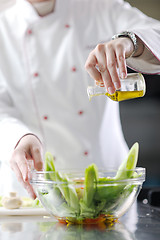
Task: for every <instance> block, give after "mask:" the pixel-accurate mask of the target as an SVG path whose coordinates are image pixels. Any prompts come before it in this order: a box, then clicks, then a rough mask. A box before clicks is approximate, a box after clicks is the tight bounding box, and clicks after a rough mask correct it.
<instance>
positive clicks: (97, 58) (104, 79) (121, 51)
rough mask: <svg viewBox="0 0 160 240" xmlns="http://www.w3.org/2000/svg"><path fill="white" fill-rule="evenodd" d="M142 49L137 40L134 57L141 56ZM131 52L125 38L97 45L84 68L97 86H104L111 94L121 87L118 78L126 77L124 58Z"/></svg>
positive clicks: (130, 45)
mask: <svg viewBox="0 0 160 240" xmlns="http://www.w3.org/2000/svg"><path fill="white" fill-rule="evenodd" d="M143 47H144V45H143V42H142V41H141V40H140V39H139V38H138V50H137V51H136V53H135V54H134V57H136V56H139V55H141V54H142V52H143ZM133 51H134V46H133V43H132V41H131V40H130V39H129V38H127V37H124V38H117V39H115V40H112V41H110V42H107V43H103V44H98V45H97V46H96V48H95V49H94V50H93V51H92V52H91V53H90V54H89V56H88V59H87V61H86V64H85V68H86V70H87V72H88V73H89V75H90V76H91V77H92V78H93V79H94V80H95V81H96V84H97V85H100V86H105V87H106V88H107V91H108V93H110V94H113V93H114V92H115V90H118V89H119V88H120V87H121V84H120V79H119V77H120V78H122V79H124V78H126V77H127V67H126V58H128V57H130V56H131V54H132V53H133ZM118 69H119V73H118Z"/></svg>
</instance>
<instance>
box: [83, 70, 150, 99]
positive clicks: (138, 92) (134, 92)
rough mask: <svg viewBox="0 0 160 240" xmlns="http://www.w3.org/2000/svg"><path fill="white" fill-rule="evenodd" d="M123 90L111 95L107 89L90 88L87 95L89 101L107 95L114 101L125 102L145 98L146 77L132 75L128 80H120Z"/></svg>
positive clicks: (136, 74)
mask: <svg viewBox="0 0 160 240" xmlns="http://www.w3.org/2000/svg"><path fill="white" fill-rule="evenodd" d="M120 81H121V88H120V89H119V90H117V91H115V93H114V94H112V95H111V94H109V93H108V92H107V89H106V88H105V87H99V86H89V87H88V88H87V93H88V97H89V100H91V98H92V97H94V96H100V95H106V96H107V97H109V98H110V99H111V100H113V101H117V102H120V101H124V100H129V99H134V98H139V97H143V96H144V95H145V92H146V85H145V80H144V77H143V75H142V74H141V73H130V74H128V76H127V78H125V79H120Z"/></svg>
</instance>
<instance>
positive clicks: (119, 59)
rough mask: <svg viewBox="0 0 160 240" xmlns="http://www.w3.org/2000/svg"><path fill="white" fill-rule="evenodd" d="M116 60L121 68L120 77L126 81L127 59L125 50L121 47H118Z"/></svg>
mask: <svg viewBox="0 0 160 240" xmlns="http://www.w3.org/2000/svg"><path fill="white" fill-rule="evenodd" d="M116 58H117V64H118V68H119V76H120V77H121V78H122V79H124V78H126V77H127V66H126V59H125V50H124V48H123V46H121V45H118V46H116Z"/></svg>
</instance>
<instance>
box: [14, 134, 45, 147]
mask: <svg viewBox="0 0 160 240" xmlns="http://www.w3.org/2000/svg"><path fill="white" fill-rule="evenodd" d="M29 135H31V136H34V137H36V138H37V139H38V140H39V142H40V143H41V144H42V142H41V140H40V139H39V137H38V136H37V135H35V134H34V133H26V134H24V135H23V136H22V137H21V138H20V139H19V140H18V142H17V143H16V145H15V147H14V149H16V148H17V146H18V145H19V143H20V141H21V140H22V139H23V138H24V137H26V136H29ZM42 145H43V144H42Z"/></svg>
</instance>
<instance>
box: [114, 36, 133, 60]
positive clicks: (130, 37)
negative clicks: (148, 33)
mask: <svg viewBox="0 0 160 240" xmlns="http://www.w3.org/2000/svg"><path fill="white" fill-rule="evenodd" d="M121 37H127V38H129V39H130V40H131V41H132V43H133V46H134V51H133V53H132V54H131V55H130V57H132V56H133V55H134V54H135V52H136V51H137V49H138V41H137V37H136V35H135V33H133V32H129V31H124V32H121V33H118V34H116V35H114V36H113V37H112V40H114V39H117V38H121Z"/></svg>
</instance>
